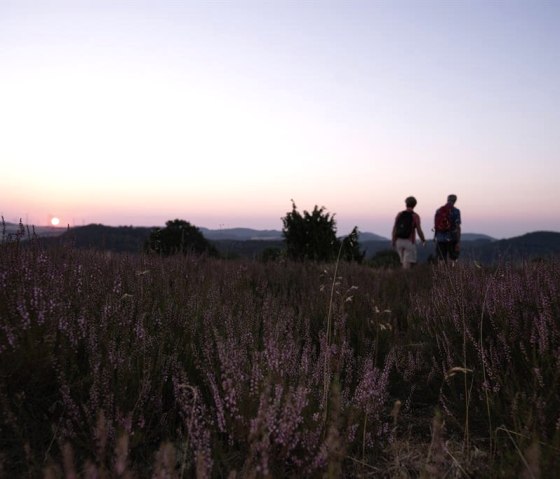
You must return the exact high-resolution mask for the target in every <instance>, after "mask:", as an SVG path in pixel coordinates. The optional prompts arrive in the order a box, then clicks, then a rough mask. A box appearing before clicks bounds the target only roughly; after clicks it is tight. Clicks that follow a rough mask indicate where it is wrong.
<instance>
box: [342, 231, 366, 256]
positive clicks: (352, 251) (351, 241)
mask: <svg viewBox="0 0 560 479" xmlns="http://www.w3.org/2000/svg"><path fill="white" fill-rule="evenodd" d="M359 237H360V232H359V231H358V227H357V226H354V229H353V230H352V232H351V233H350V234H349V235H348V236H346V237H345V238H344V239H343V240H342V251H341V255H340V257H341V258H342V259H344V260H345V261H356V262H357V263H361V262H362V261H363V260H364V256H365V255H366V252H365V251H361V250H360V242H359Z"/></svg>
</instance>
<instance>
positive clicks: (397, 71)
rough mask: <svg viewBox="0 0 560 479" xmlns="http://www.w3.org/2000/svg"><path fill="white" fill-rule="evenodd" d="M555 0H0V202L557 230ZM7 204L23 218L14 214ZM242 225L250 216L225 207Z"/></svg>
mask: <svg viewBox="0 0 560 479" xmlns="http://www.w3.org/2000/svg"><path fill="white" fill-rule="evenodd" d="M559 19H560V3H550V2H544V1H537V2H529V1H523V0H522V1H520V2H499V3H488V2H482V1H477V0H475V1H474V2H473V1H459V2H453V3H447V2H439V1H427V2H415V1H412V0H403V1H379V2H368V1H361V0H350V1H342V0H340V1H337V0H332V1H326V2H322V3H307V2H301V3H291V2H270V3H269V2H267V3H260V2H254V1H249V0H239V1H237V2H228V3H209V2H202V1H192V2H185V4H177V3H176V2H172V1H169V0H163V1H155V0H143V1H142V2H136V3H135V4H130V3H123V4H121V3H119V4H115V2H111V1H109V0H98V1H96V2H94V3H92V2H84V1H80V0H78V1H70V0H48V1H46V2H40V3H38V2H33V1H29V0H21V1H19V2H5V1H2V0H0V104H1V105H2V108H1V109H0V136H1V137H0V139H1V141H0V161H1V165H2V175H1V176H0V213H1V214H2V215H3V216H4V218H5V219H6V221H10V222H16V223H17V222H18V221H19V219H20V218H21V219H22V220H23V221H24V222H25V224H29V225H36V226H49V225H50V223H51V221H53V220H54V219H55V218H56V219H58V220H59V221H60V225H70V226H80V225H84V224H103V225H106V226H126V225H134V226H147V227H152V226H158V225H159V226H163V225H165V222H166V221H168V220H172V219H176V218H177V219H184V220H186V221H189V222H190V223H191V224H193V225H195V226H198V227H205V228H209V229H220V228H222V229H225V228H235V227H246V228H252V229H257V230H264V229H274V230H279V229H280V230H281V228H282V221H281V218H282V217H284V216H285V215H286V213H288V212H289V211H291V199H292V198H293V200H294V201H295V204H296V205H297V208H298V210H299V211H303V210H307V211H311V210H312V209H313V207H314V206H315V205H317V206H324V207H325V208H326V211H328V212H329V213H330V214H334V215H335V219H336V222H337V230H338V232H339V234H341V235H345V234H348V233H349V232H350V231H351V230H352V228H353V227H354V226H358V228H359V229H360V231H363V232H373V233H375V234H378V235H380V236H385V237H389V236H390V232H391V229H392V226H393V221H394V218H395V216H396V214H397V213H398V212H399V211H401V210H402V209H404V198H406V197H407V196H409V195H414V196H415V197H416V198H417V199H418V206H417V207H416V209H415V211H416V212H418V214H419V215H420V217H421V219H422V226H423V229H424V232H425V234H426V235H427V236H429V235H430V233H431V227H432V222H433V215H434V213H435V210H436V209H437V207H439V206H441V204H443V203H444V202H445V199H446V197H447V195H448V194H450V193H454V194H457V196H458V202H457V207H458V208H459V209H460V210H461V214H462V220H463V230H464V231H467V232H477V233H479V234H487V235H489V236H491V237H493V238H496V239H500V238H510V237H514V236H521V235H523V234H526V233H528V232H533V231H560V216H559V215H557V214H556V213H555V211H554V208H553V207H552V206H551V205H554V204H555V202H556V200H557V198H558V193H557V190H558V187H557V184H558V178H559V177H560V161H559V160H560V140H559V138H560V135H559V132H558V125H560V90H559V87H558V85H560V61H558V60H559V58H558V48H557V45H559V44H560V28H558V22H559ZM14 220H15V221H14ZM239 225H242V226H239Z"/></svg>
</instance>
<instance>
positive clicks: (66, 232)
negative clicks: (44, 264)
mask: <svg viewBox="0 0 560 479" xmlns="http://www.w3.org/2000/svg"><path fill="white" fill-rule="evenodd" d="M17 229H18V225H16V224H13V223H11V224H8V223H5V224H4V231H3V232H2V233H3V234H4V239H9V238H10V236H11V237H13V234H14V233H15V232H16V231H17ZM154 229H155V227H135V226H104V225H101V224H90V225H86V226H77V227H73V228H55V227H43V228H27V227H26V232H25V235H24V239H27V238H28V236H29V233H30V232H31V233H32V232H33V231H35V234H36V235H37V236H38V237H39V238H41V239H42V241H45V242H46V243H51V242H64V243H65V244H68V245H70V246H74V247H77V248H93V249H99V250H107V251H115V252H127V253H138V252H141V251H142V249H143V246H144V243H145V241H146V239H147V238H148V237H149V235H150V233H151V232H152V231H153V230H154ZM199 229H200V231H201V232H202V234H203V235H204V236H205V237H206V238H207V239H208V240H209V241H211V242H213V243H214V245H215V246H216V248H217V249H218V251H220V252H221V253H223V254H224V255H225V256H227V257H236V256H237V257H248V258H256V257H258V255H259V254H261V253H262V252H263V251H265V250H267V249H270V248H277V249H282V248H283V247H284V240H283V237H282V232H281V231H278V230H256V229H251V228H228V229H220V230H210V229H207V228H199ZM462 239H463V241H462V242H461V259H463V260H474V261H479V262H481V263H487V264H491V263H495V262H497V261H502V260H505V259H514V260H521V259H535V258H547V257H550V256H557V255H560V232H555V231H535V232H532V233H527V234H524V235H522V236H517V237H513V238H509V239H501V240H496V239H494V238H492V237H490V236H488V235H484V234H479V233H464V234H463V235H462ZM359 243H360V248H361V250H362V251H364V252H365V257H366V259H367V258H371V257H372V256H374V255H375V254H377V253H379V252H381V251H386V250H391V249H392V248H391V241H390V240H389V239H387V238H384V237H382V236H380V235H376V234H374V233H360V237H359ZM434 255H435V244H434V243H433V241H429V242H428V243H427V245H426V247H422V246H419V247H418V261H419V262H420V263H422V262H426V261H429V259H430V257H433V256H434Z"/></svg>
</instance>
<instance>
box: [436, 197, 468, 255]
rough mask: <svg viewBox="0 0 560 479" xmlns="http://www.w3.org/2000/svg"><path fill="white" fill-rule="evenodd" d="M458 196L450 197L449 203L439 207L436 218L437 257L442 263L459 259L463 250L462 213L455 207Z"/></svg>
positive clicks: (448, 198)
mask: <svg viewBox="0 0 560 479" xmlns="http://www.w3.org/2000/svg"><path fill="white" fill-rule="evenodd" d="M456 202H457V195H449V196H448V197H447V203H446V204H445V205H443V206H441V207H439V208H438V209H437V211H436V214H435V218H434V232H435V238H434V240H435V242H436V256H437V259H438V260H440V261H445V262H446V263H447V261H448V260H451V261H452V264H454V263H455V261H457V259H458V258H459V252H460V250H461V248H460V244H461V211H460V210H459V209H458V208H456V207H455V203H456Z"/></svg>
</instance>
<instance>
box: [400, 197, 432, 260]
mask: <svg viewBox="0 0 560 479" xmlns="http://www.w3.org/2000/svg"><path fill="white" fill-rule="evenodd" d="M404 202H405V205H406V210H403V211H401V212H400V213H399V214H398V215H397V217H396V218H395V224H394V226H393V233H392V241H391V242H392V244H393V248H395V249H396V250H397V253H398V254H399V258H400V260H401V264H402V267H403V268H405V269H408V268H410V267H411V266H414V265H415V264H416V261H417V254H416V232H417V231H418V236H419V237H420V240H421V241H422V245H424V246H426V238H425V237H424V232H423V231H422V228H421V226H420V216H419V215H418V213H415V212H414V207H415V206H416V203H417V202H416V198H414V196H409V197H408V198H406V199H405V200H404Z"/></svg>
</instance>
